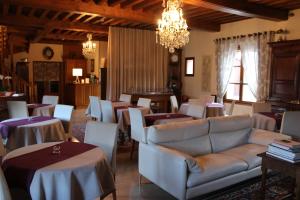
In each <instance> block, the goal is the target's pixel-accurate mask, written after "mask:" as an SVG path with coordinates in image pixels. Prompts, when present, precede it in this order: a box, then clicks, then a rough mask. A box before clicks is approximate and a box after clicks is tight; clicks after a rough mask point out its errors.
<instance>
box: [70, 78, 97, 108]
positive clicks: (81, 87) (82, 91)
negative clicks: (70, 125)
mask: <svg viewBox="0 0 300 200" xmlns="http://www.w3.org/2000/svg"><path fill="white" fill-rule="evenodd" d="M66 90H67V91H68V95H66V98H65V101H66V104H69V105H74V106H75V107H76V108H83V107H87V106H88V105H89V102H90V100H89V96H100V85H99V84H67V86H66Z"/></svg>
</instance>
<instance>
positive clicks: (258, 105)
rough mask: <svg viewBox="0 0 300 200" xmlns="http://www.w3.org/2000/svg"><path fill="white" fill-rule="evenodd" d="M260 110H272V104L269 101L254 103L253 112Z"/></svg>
mask: <svg viewBox="0 0 300 200" xmlns="http://www.w3.org/2000/svg"><path fill="white" fill-rule="evenodd" d="M258 112H272V105H271V104H270V103H267V102H254V103H252V113H258Z"/></svg>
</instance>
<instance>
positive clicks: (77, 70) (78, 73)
mask: <svg viewBox="0 0 300 200" xmlns="http://www.w3.org/2000/svg"><path fill="white" fill-rule="evenodd" d="M72 75H73V76H76V80H75V81H74V83H75V84H78V83H80V80H79V76H82V68H73V69H72Z"/></svg>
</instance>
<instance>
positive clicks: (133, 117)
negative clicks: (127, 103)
mask: <svg viewBox="0 0 300 200" xmlns="http://www.w3.org/2000/svg"><path fill="white" fill-rule="evenodd" d="M128 110H129V117H130V126H131V139H132V147H131V152H130V159H132V156H133V152H134V148H135V143H136V142H146V139H147V131H148V127H145V126H146V125H145V119H144V116H143V113H142V111H141V110H140V109H137V108H128Z"/></svg>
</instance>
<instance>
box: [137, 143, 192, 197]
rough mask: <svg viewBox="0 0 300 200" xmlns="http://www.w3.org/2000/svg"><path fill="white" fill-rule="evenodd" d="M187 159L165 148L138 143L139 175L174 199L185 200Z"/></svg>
mask: <svg viewBox="0 0 300 200" xmlns="http://www.w3.org/2000/svg"><path fill="white" fill-rule="evenodd" d="M189 157H190V156H189V155H186V154H184V153H181V152H179V151H176V150H172V149H169V148H166V147H162V146H159V145H147V144H144V143H140V146H139V173H140V174H142V175H143V176H144V177H146V178H147V179H149V180H150V181H151V182H153V183H155V184H156V185H158V186H159V187H161V188H163V189H164V190H166V191H167V192H169V193H170V194H172V195H173V196H175V197H176V198H178V199H185V198H186V183H187V176H188V171H189V169H188V164H187V162H186V160H187V159H188V158H189ZM191 158H192V157H191Z"/></svg>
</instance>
